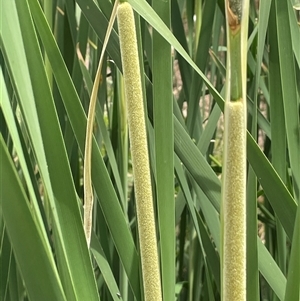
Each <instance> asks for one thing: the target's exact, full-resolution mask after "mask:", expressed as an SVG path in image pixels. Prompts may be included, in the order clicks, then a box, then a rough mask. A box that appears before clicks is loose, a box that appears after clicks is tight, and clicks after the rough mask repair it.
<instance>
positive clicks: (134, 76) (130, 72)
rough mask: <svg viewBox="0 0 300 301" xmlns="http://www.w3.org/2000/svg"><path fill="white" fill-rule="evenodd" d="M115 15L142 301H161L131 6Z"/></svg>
mask: <svg viewBox="0 0 300 301" xmlns="http://www.w3.org/2000/svg"><path fill="white" fill-rule="evenodd" d="M117 16H118V26H119V36H120V48H121V57H122V66H123V75H124V82H125V95H126V101H127V115H128V124H129V138H130V144H131V157H132V165H133V175H134V183H135V198H136V211H137V221H138V232H139V241H140V252H141V262H142V275H143V284H144V294H145V301H159V300H162V297H161V296H162V294H161V284H160V272H159V263H158V254H157V242H156V232H155V221H154V210H153V199H152V188H151V179H150V170H149V157H148V148H147V136H146V126H145V113H144V103H143V93H142V85H141V74H140V67H139V56H138V50H137V39H136V31H135V23H134V15H133V10H132V8H131V6H130V4H128V3H127V2H123V3H121V4H120V5H119V7H118V13H117Z"/></svg>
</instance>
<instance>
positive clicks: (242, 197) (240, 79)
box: [221, 0, 249, 301]
mask: <svg viewBox="0 0 300 301" xmlns="http://www.w3.org/2000/svg"><path fill="white" fill-rule="evenodd" d="M225 6H226V20H227V73H226V99H225V112H224V115H225V117H224V118H225V128H224V158H223V174H222V206H221V227H222V247H221V271H222V277H221V278H222V283H221V286H222V293H221V294H222V298H221V299H222V300H223V301H232V300H239V301H246V116H247V115H246V67H247V32H248V10H249V0H225Z"/></svg>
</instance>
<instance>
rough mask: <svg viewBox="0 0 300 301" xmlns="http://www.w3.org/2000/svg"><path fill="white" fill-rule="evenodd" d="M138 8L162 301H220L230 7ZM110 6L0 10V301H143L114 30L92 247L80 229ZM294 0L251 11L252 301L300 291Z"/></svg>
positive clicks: (146, 4)
mask: <svg viewBox="0 0 300 301" xmlns="http://www.w3.org/2000/svg"><path fill="white" fill-rule="evenodd" d="M128 2H129V3H130V4H131V5H132V7H133V9H134V11H135V26H136V33H137V45H138V59H139V62H140V67H141V72H140V77H141V83H142V93H143V99H144V110H145V120H146V132H147V142H148V153H149V161H150V162H149V166H150V176H151V183H152V194H153V207H154V214H155V221H156V229H157V231H156V232H157V233H156V237H157V245H158V250H157V251H158V255H159V265H160V276H161V287H162V294H163V300H165V301H169V300H178V301H181V300H182V301H186V300H190V301H196V300H205V301H206V300H220V299H221V297H220V296H221V272H220V254H221V235H220V233H221V227H220V217H219V213H220V207H221V177H222V163H220V162H222V159H223V117H222V116H223V115H222V112H223V109H224V98H225V74H226V67H225V66H226V62H227V43H226V22H225V5H224V1H223V0H218V1H217V0H202V1H200V0H195V1H188V0H186V1H185V0H166V1H160V0H152V1H146V0H128ZM113 4H114V1H113V0H111V1H110V0H95V1H94V0H76V1H74V0H64V1H63V0H52V1H51V0H43V1H39V0H24V1H16V0H11V1H6V0H0V66H1V72H0V131H1V135H0V233H1V234H0V235H1V236H0V270H1V281H0V300H5V301H7V300H33V301H36V300H38V301H39V300H72V301H73V300H79V301H81V300H114V301H117V300H124V301H127V300H129V301H131V300H137V301H140V300H144V288H143V281H142V270H141V266H142V265H141V262H142V260H141V258H140V254H141V252H140V246H141V241H140V238H139V233H138V230H139V229H138V222H137V218H136V205H135V204H136V201H135V181H134V180H133V168H132V161H131V160H132V156H131V142H130V139H129V136H128V126H127V119H128V116H127V112H126V103H125V88H124V80H123V75H122V73H123V71H122V63H121V54H120V43H119V36H118V25H117V22H115V24H114V27H113V30H112V33H111V36H110V40H109V43H108V45H107V49H106V53H105V59H104V63H103V67H102V72H101V80H100V86H99V90H98V101H97V104H96V118H95V122H94V138H93V142H92V155H91V163H92V164H91V168H92V184H93V190H94V208H93V224H92V235H91V243H90V248H88V247H87V243H86V239H85V236H84V228H83V199H84V195H83V192H84V189H83V167H84V162H83V157H84V148H85V135H86V125H87V113H88V108H89V103H90V97H91V93H92V87H93V82H94V80H95V75H96V71H97V66H98V64H99V57H100V53H101V50H102V45H103V42H104V37H105V34H106V29H107V26H108V22H109V19H110V16H111V11H112V8H113ZM297 4H298V3H297V1H296V0H295V1H294V0H273V1H271V0H261V1H250V10H249V16H247V18H248V21H249V23H248V25H249V32H248V44H247V90H246V93H247V120H248V121H247V129H248V132H247V170H246V172H247V174H246V184H247V185H246V186H247V190H246V196H247V215H246V217H247V218H246V227H247V232H246V240H247V247H246V254H247V269H246V279H247V283H246V294H247V300H249V301H250V300H251V301H252V300H282V301H294V300H297V301H298V300H299V294H300V285H299V283H300V263H299V251H300V246H299V237H300V233H299V231H300V224H299V223H300V217H299V212H298V202H299V200H300V155H299V149H300V121H299V112H300V111H299V110H300V104H299V103H300V99H299V94H300V27H299V23H298V22H299V19H297V18H299V13H298V12H299V11H298V10H297V8H298V5H297ZM132 113H133V114H134V112H132ZM137 130H139V129H137ZM236 147H237V148H238V147H239V145H238V144H237V145H236ZM228 185H230V183H229V184H228ZM235 214H236V215H237V218H238V215H239V212H238V211H237V212H236V213H235ZM232 218H233V219H234V218H235V217H234V216H233V217H232ZM237 227H238V226H237ZM238 230H239V229H238V228H237V229H236V231H237V233H238ZM146 239H147V238H146Z"/></svg>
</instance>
